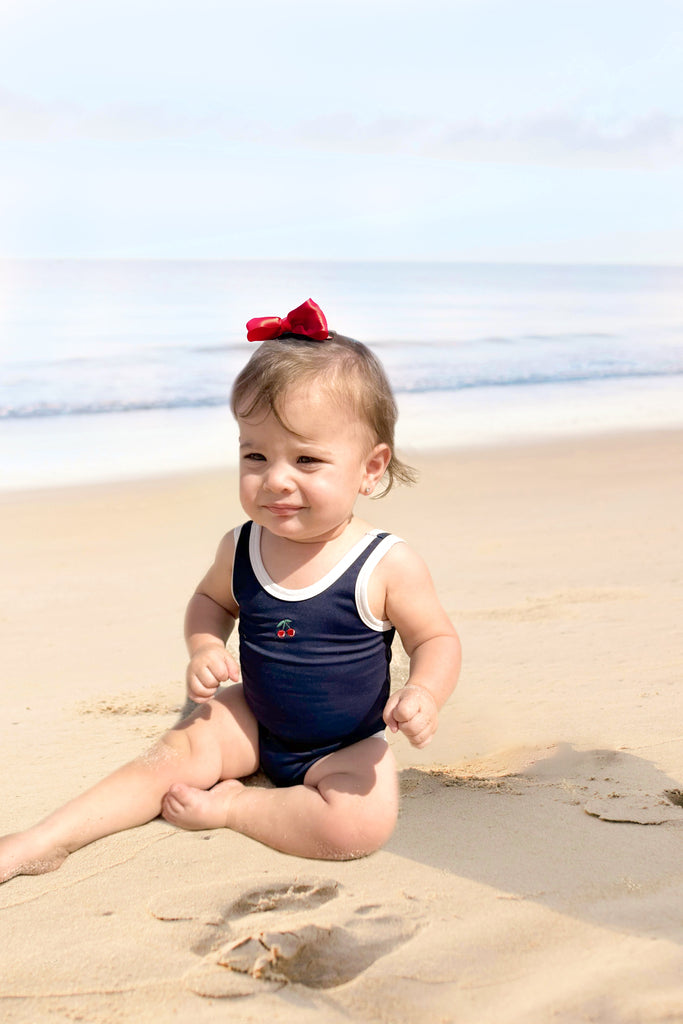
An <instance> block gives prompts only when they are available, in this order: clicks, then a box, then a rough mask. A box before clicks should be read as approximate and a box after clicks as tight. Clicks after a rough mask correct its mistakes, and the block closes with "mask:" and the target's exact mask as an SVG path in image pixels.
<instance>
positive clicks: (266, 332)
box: [247, 299, 328, 341]
mask: <svg viewBox="0 0 683 1024" xmlns="http://www.w3.org/2000/svg"><path fill="white" fill-rule="evenodd" d="M283 334H302V335H304V336H305V337H306V338H311V340H312V341H325V339H326V338H327V335H328V330H327V320H326V319H325V314H324V313H323V311H322V309H321V308H320V306H319V305H318V303H317V302H314V301H313V299H306V301H305V302H302V304H301V305H300V306H297V307H296V309H293V310H292V311H291V313H288V314H287V316H286V317H285V318H284V320H281V319H280V317H279V316H257V317H254V319H253V320H250V321H249V322H248V323H247V340H248V341H269V340H270V339H271V338H281V337H282V335H283Z"/></svg>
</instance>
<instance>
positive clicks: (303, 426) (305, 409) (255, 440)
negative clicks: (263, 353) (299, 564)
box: [238, 387, 376, 543]
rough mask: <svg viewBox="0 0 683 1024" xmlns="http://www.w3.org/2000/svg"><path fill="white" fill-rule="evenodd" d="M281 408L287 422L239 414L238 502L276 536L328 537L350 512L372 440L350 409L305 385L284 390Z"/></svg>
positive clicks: (365, 472) (364, 479) (364, 475)
mask: <svg viewBox="0 0 683 1024" xmlns="http://www.w3.org/2000/svg"><path fill="white" fill-rule="evenodd" d="M281 415H282V419H283V421H284V422H285V423H286V424H287V428H289V429H287V428H286V427H283V426H282V424H281V423H279V422H278V420H277V419H276V418H275V416H274V415H273V414H272V413H271V412H268V413H267V414H266V413H264V412H262V411H257V412H255V413H253V414H252V415H251V416H250V417H249V418H244V417H240V416H238V424H239V429H240V500H241V502H242V507H243V508H244V510H245V512H246V513H247V515H248V516H249V517H250V518H251V519H253V520H254V522H257V523H259V524H260V525H261V526H264V527H266V529H268V530H270V531H271V532H272V533H274V534H276V535H278V536H281V537H286V538H288V539H290V540H292V541H299V542H302V543H314V542H320V541H326V540H331V539H333V538H334V537H337V536H339V535H340V534H341V533H342V532H343V530H344V529H345V527H346V526H347V524H348V523H349V521H350V519H351V517H352V515H353V507H354V504H355V501H356V498H357V496H358V493H359V491H361V490H362V489H363V488H364V486H365V485H366V483H367V482H368V481H367V475H368V459H369V457H370V455H371V453H372V452H373V450H374V449H375V447H376V446H374V444H373V442H372V440H371V439H370V436H369V431H368V428H367V426H366V425H365V424H362V423H359V422H358V421H357V420H355V419H354V417H353V415H352V414H351V412H350V410H349V409H347V408H344V407H342V406H340V405H339V404H338V403H336V402H335V401H334V400H333V398H331V396H329V395H326V394H324V393H323V394H321V393H320V392H319V391H314V390H313V389H311V388H308V387H301V388H294V389H291V390H290V391H289V392H288V393H287V395H286V396H285V400H284V402H283V403H282V409H281Z"/></svg>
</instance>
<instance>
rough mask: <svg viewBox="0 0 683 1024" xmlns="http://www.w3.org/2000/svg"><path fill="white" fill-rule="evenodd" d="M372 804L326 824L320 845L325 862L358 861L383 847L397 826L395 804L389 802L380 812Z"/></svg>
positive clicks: (357, 808)
mask: <svg viewBox="0 0 683 1024" xmlns="http://www.w3.org/2000/svg"><path fill="white" fill-rule="evenodd" d="M372 803H373V802H372V801H369V802H368V805H367V806H362V805H361V806H360V807H356V808H354V809H353V810H352V811H351V812H350V813H349V812H347V813H346V814H345V815H344V816H343V817H340V818H338V819H337V820H334V821H330V822H329V827H328V829H326V830H325V831H326V834H325V835H324V836H323V837H322V844H321V845H322V849H323V852H322V854H321V856H322V858H323V859H324V860H357V859H359V858H361V857H368V856H369V855H370V854H371V853H376V852H377V850H380V849H381V848H382V847H383V846H384V844H385V843H386V842H387V841H388V840H389V838H390V837H391V835H392V833H393V831H394V828H395V827H396V821H397V818H398V803H397V802H396V803H395V802H394V801H388V802H387V804H386V805H385V806H383V807H382V808H379V809H378V808H377V807H376V806H371V804H372Z"/></svg>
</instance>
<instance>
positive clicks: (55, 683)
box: [0, 433, 683, 1024]
mask: <svg viewBox="0 0 683 1024" xmlns="http://www.w3.org/2000/svg"><path fill="white" fill-rule="evenodd" d="M417 461H418V464H419V468H420V470H421V474H422V480H421V482H420V484H419V485H418V486H417V487H415V488H413V489H410V490H408V489H405V488H403V489H400V490H398V491H397V492H396V493H395V494H392V495H391V496H390V497H389V498H387V499H386V500H384V501H383V502H367V501H363V502H362V505H361V508H360V509H359V511H361V513H362V514H363V515H365V516H366V517H368V518H370V519H371V520H372V521H373V522H374V523H376V524H377V525H381V526H383V527H385V528H387V529H391V530H393V531H394V532H396V533H399V534H400V535H402V536H403V537H405V538H406V539H407V540H408V541H410V542H411V543H412V544H413V545H414V546H415V547H416V548H417V549H418V550H420V551H421V552H422V554H423V555H424V556H425V557H426V559H427V560H428V562H429V563H430V565H431V567H432V569H433V575H434V577H435V580H436V584H437V587H438V589H439V592H440V594H441V596H442V599H443V602H444V604H445V606H446V608H447V609H448V611H449V613H450V614H451V615H452V617H453V620H454V622H455V623H456V625H457V626H458V628H459V631H460V634H461V637H462V641H463V646H464V654H465V661H464V669H463V674H462V679H461V682H460V685H459V687H458V690H457V691H456V693H455V694H454V696H453V697H452V698H451V700H450V701H449V703H448V705H447V706H446V708H445V709H444V710H443V712H442V715H441V725H440V729H439V733H438V735H437V737H436V738H435V740H434V742H433V743H432V745H431V746H430V747H428V748H427V749H426V750H424V751H420V752H418V751H415V750H413V749H412V748H411V747H410V746H409V744H408V743H407V742H406V741H405V740H403V739H402V738H398V739H392V744H393V747H394V750H395V753H396V756H397V758H398V761H399V765H400V767H401V789H402V807H401V815H400V819H399V823H398V826H397V828H396V831H395V833H394V835H393V837H392V838H391V840H390V841H389V843H388V844H387V846H386V847H385V849H384V850H382V851H380V852H379V853H377V854H375V855H374V856H372V857H369V858H367V859H365V860H361V861H356V862H349V863H342V864H334V863H324V862H315V861H307V860H301V859H297V858H293V857H287V856H285V855H282V854H279V853H275V852H273V851H271V850H269V849H267V848H265V847H263V846H260V845H259V844H257V843H255V842H253V841H251V840H248V839H246V838H244V837H242V836H239V835H236V834H234V833H231V832H228V831H213V832H210V831H206V832H183V831H180V830H177V829H175V828H173V827H171V826H170V825H168V824H167V823H166V822H164V821H162V820H157V821H154V822H152V823H150V824H149V825H147V826H145V827H143V828H140V829H135V830H131V831H129V832H126V833H123V834H121V835H118V836H113V837H111V838H109V839H105V840H102V841H100V842H98V843H95V844H93V845H92V846H90V847H88V848H86V849H84V850H82V851H80V852H78V853H76V854H75V855H73V856H72V857H71V858H70V859H69V860H68V861H67V862H66V864H65V865H64V866H63V867H62V868H61V869H60V870H59V871H57V872H54V873H52V874H48V875H42V876H40V877H29V878H17V879H14V880H12V881H10V882H9V883H7V884H6V885H4V886H2V887H0V934H1V935H2V957H1V960H0V1019H2V1020H3V1021H5V1022H26V1024H28V1022H30V1024H37V1022H42V1021H75V1020H86V1021H89V1022H112V1021H114V1022H115V1021H136V1022H145V1021H155V1022H167V1021H168V1022H170V1021H187V1020H191V1021H192V1022H193V1024H201V1022H204V1021H208V1022H213V1021H219V1020H220V1021H239V1022H246V1021H259V1022H260V1021H263V1020H269V1021H274V1022H275V1021H276V1022H283V1024H289V1022H291V1024H295V1022H296V1024H299V1022H308V1021H311V1022H313V1021H315V1022H320V1021H324V1022H337V1021H339V1022H341V1021H345V1022H348V1021H363V1022H366V1021H371V1022H374V1021H390V1022H392V1024H393V1022H396V1024H404V1022H405V1024H413V1022H415V1024H417V1022H420V1024H422V1022H425V1021H427V1022H435V1024H436V1022H439V1024H441V1022H453V1024H455V1022H457V1024H461V1022H462V1024H488V1022H491V1024H513V1022H514V1024H527V1022H539V1024H540V1022H543V1024H545V1022H548V1021H554V1022H557V1021H560V1022H567V1024H574V1022H577V1021H600V1022H602V1021H605V1022H612V1021H614V1022H629V1024H630V1022H646V1021H647V1022H654V1021H682V1020H683V950H682V948H681V944H682V943H683V887H682V886H681V881H682V877H681V876H682V874H683V807H682V806H681V789H682V788H683V696H682V693H683V689H682V687H681V677H682V674H683V673H682V670H683V639H682V627H681V622H682V621H683V582H682V577H683V572H682V569H683V565H682V562H683V556H682V551H683V545H682V537H681V534H682V531H683V525H682V524H683V514H682V513H683V437H682V436H681V435H680V434H678V433H645V434H636V433H633V434H625V435H622V436H611V437H594V438H584V439H573V440H571V441H553V442H547V443H544V444H536V445H527V446H508V447H500V448H495V449H494V448H490V449H487V448H482V449H479V450H469V451H461V452H444V453H437V454H432V455H430V456H420V457H419V459H417ZM241 518H242V516H241V513H240V509H239V507H238V504H237V500H236V489H235V486H234V478H233V475H232V473H231V472H230V471H227V470H226V471H225V472H221V473H218V472H216V473H205V474H198V475H195V476H186V477H182V478H170V479H165V480H156V481H151V480H149V481H141V482H138V483H126V484H120V485H107V486H92V487H89V488H79V489H64V490H56V491H46V492H44V493H39V492H34V493H25V494H19V495H17V494H15V495H5V496H3V497H0V527H1V530H2V537H3V547H4V551H5V554H4V564H5V568H4V574H3V580H4V585H3V588H2V593H1V594H0V622H1V623H2V630H3V640H2V651H3V677H4V678H3V686H2V694H1V696H0V702H1V708H0V710H1V714H0V750H1V751H2V755H1V756H2V768H3V772H2V779H3V785H4V793H3V799H2V817H1V829H0V831H2V832H8V831H13V830H16V829H18V828H21V827H24V826H26V825H29V824H30V823H32V822H33V821H35V820H36V819H37V818H39V817H41V816H42V815H44V814H45V813H46V812H47V811H49V810H51V809H52V808H53V807H54V806H56V805H57V804H58V803H62V802H63V801H65V800H66V799H68V798H69V797H70V796H72V795H74V794H75V793H76V792H78V791H80V790H81V789H83V788H84V787H85V786H86V785H88V784H90V783H91V782H94V781H95V780H96V779H98V778H99V777H101V776H102V775H103V774H104V773H105V772H107V771H109V770H110V769H112V768H114V767H116V766H117V765H118V764H120V763H121V762H122V761H124V760H125V759H127V758H129V757H131V756H133V755H134V754H136V753H138V752H139V751H140V750H141V749H144V748H145V747H146V746H147V745H148V744H149V742H150V741H151V740H152V739H153V738H154V737H155V736H156V735H158V733H159V732H160V731H161V730H163V729H164V728H166V727H167V726H168V725H170V724H171V723H172V722H173V721H174V719H175V717H176V715H177V712H178V709H179V708H180V706H181V704H182V700H183V687H182V683H181V678H182V676H183V673H184V666H185V653H184V647H183V642H182V636H181V623H182V615H183V610H184V606H185V603H186V601H187V598H188V596H189V594H190V593H191V591H192V589H193V587H194V585H195V583H196V581H197V579H198V578H199V576H200V575H201V574H202V572H203V570H204V568H205V566H206V565H207V564H208V561H209V559H210V558H211V556H212V554H213V551H214V548H215V545H216V543H217V541H218V539H219V537H220V536H221V534H222V533H223V532H224V531H225V530H226V529H227V528H229V527H231V526H232V525H234V524H235V523H237V522H239V521H241ZM396 660H397V679H398V680H399V681H400V679H401V677H402V674H403V671H404V662H403V658H402V656H401V652H400V651H397V655H396ZM667 794H668V795H667Z"/></svg>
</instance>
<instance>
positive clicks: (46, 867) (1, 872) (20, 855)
mask: <svg viewBox="0 0 683 1024" xmlns="http://www.w3.org/2000/svg"><path fill="white" fill-rule="evenodd" d="M68 856H69V851H68V850H65V849H64V848H63V847H55V846H53V845H51V844H49V845H48V844H47V843H46V842H44V840H42V839H41V837H40V835H39V834H36V832H35V831H34V830H33V829H28V830H27V831H26V832H15V833H13V834H12V835H9V836H2V838H0V882H7V881H9V879H10V878H14V876H15V875H43V874H45V873H46V872H47V871H56V870H57V868H58V867H60V866H61V865H62V864H63V863H64V861H65V860H66V858H67V857H68Z"/></svg>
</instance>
